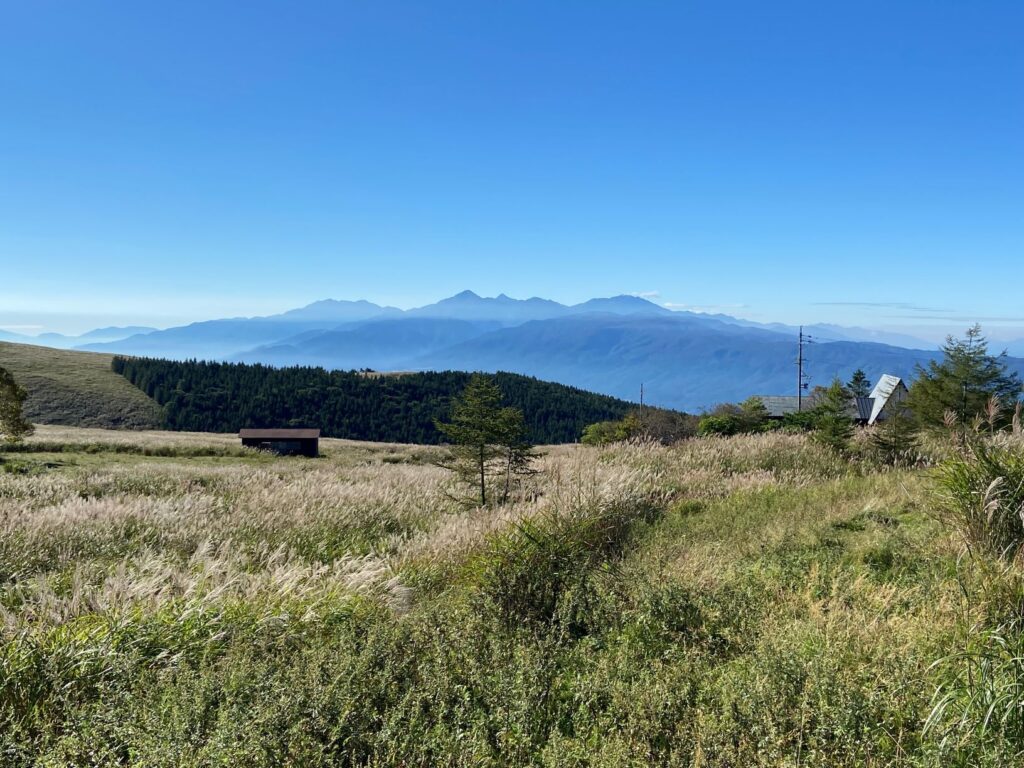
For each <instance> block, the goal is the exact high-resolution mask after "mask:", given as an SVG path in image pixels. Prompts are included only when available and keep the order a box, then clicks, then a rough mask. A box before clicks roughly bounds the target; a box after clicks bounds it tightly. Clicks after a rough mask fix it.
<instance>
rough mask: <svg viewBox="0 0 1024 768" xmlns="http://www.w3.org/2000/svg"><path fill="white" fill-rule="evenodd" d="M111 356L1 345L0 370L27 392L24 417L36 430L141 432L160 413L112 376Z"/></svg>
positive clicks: (150, 401) (155, 419)
mask: <svg viewBox="0 0 1024 768" xmlns="http://www.w3.org/2000/svg"><path fill="white" fill-rule="evenodd" d="M110 361H111V355H104V354H100V353H96V352H72V351H68V350H58V349H50V348H48V347H37V346H32V345H29V344H10V343H5V342H0V366H2V367H4V368H6V369H7V370H9V371H10V372H11V373H12V374H13V375H14V378H15V380H17V381H18V382H19V383H20V384H21V385H22V386H24V387H25V388H26V389H27V390H28V401H27V402H26V404H25V409H26V415H27V416H28V418H29V419H30V420H31V421H32V422H36V423H40V424H67V425H72V426H81V427H112V428H119V429H145V428H149V427H155V426H157V425H159V423H160V419H161V413H160V407H159V406H158V405H157V404H156V403H155V402H154V401H153V400H151V399H150V398H149V397H147V396H146V395H145V393H143V392H141V391H139V390H138V389H137V388H136V387H133V386H132V385H131V384H129V383H128V382H127V381H125V379H124V378H123V377H121V376H118V375H117V374H115V373H114V372H113V371H111V370H110Z"/></svg>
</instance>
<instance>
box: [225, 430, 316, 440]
mask: <svg viewBox="0 0 1024 768" xmlns="http://www.w3.org/2000/svg"><path fill="white" fill-rule="evenodd" d="M238 436H239V437H241V438H247V437H248V438H254V439H257V440H310V439H314V438H318V437H320V430H319V429H240V430H238Z"/></svg>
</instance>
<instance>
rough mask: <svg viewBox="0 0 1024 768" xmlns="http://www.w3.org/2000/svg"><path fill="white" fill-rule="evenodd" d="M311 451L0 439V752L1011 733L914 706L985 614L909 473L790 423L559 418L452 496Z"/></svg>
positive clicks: (452, 752) (128, 753)
mask: <svg viewBox="0 0 1024 768" xmlns="http://www.w3.org/2000/svg"><path fill="white" fill-rule="evenodd" d="M323 450H324V454H325V456H324V457H323V458H320V459H281V458H274V457H269V456H265V455H261V454H257V453H253V452H249V451H246V450H242V449H240V448H238V447H237V445H236V440H235V438H233V437H230V436H222V435H198V434H181V433H178V434H172V433H159V432H138V433H124V432H105V431H103V430H81V429H71V428H55V427H44V428H41V429H40V430H39V431H38V432H37V434H36V435H35V436H33V437H32V438H31V439H30V441H29V444H28V446H27V449H26V450H22V451H19V452H17V453H10V454H8V455H7V462H6V463H5V465H4V466H5V468H6V470H7V471H6V472H0V764H3V765H10V766H29V765H144V766H214V765H233V766H276V765H295V766H316V765H382V766H383V765H406V766H413V765H416V766H428V765H466V766H469V765H473V766H478V765H494V766H499V765H560V766H569V765H572V766H583V765H594V766H597V765H602V766H620V765H637V766H640V765H651V764H658V765H681V766H682V765H686V766H689V765H716V766H748V765H765V766H783V765H785V766H797V765H801V766H803V765H818V766H835V765H848V766H855V765H856V766H862V765H950V764H953V765H955V764H962V765H985V764H988V765H1006V764H1009V763H1008V762H1007V760H1010V759H1015V758H1013V755H1014V751H1015V749H1016V748H1017V747H1016V746H1015V744H1017V742H1015V741H1014V737H1013V734H1012V733H1009V731H1008V730H1007V729H1002V730H1001V729H1000V728H997V727H992V728H991V729H990V732H989V733H988V735H986V737H985V738H982V739H974V738H971V739H966V738H960V737H959V736H960V734H962V733H963V732H964V731H963V728H961V726H960V725H958V724H957V723H956V722H953V721H952V720H950V718H953V713H954V711H960V710H955V708H951V709H949V710H948V717H947V715H946V714H941V713H940V716H939V717H937V718H936V721H935V723H933V724H930V725H929V727H928V728H926V727H925V723H926V719H927V718H928V716H929V713H930V712H931V711H932V709H933V705H934V700H933V696H934V694H935V692H936V690H937V688H938V687H939V686H940V685H941V684H942V683H943V680H947V679H948V678H949V676H950V674H951V671H950V670H951V667H950V666H949V665H950V664H954V666H955V662H950V661H949V659H950V654H951V653H952V651H954V650H955V649H956V648H958V647H960V646H961V645H962V644H963V642H964V637H965V634H964V632H965V627H966V626H968V625H970V623H971V622H975V621H976V620H978V617H979V616H981V615H982V614H984V612H985V611H987V610H989V607H988V606H987V605H986V604H985V603H984V601H978V602H977V604H970V605H965V600H964V595H965V589H969V588H970V583H971V579H973V578H976V577H975V576H974V575H972V574H971V573H968V572H967V571H966V570H965V569H964V567H962V566H958V559H959V558H960V556H961V550H962V548H961V546H960V542H959V540H958V539H957V538H956V536H955V534H954V533H953V532H952V531H951V530H948V529H946V528H944V527H943V526H942V525H940V524H939V523H938V522H936V520H935V519H934V517H933V515H931V514H930V505H931V503H932V502H931V490H930V487H931V481H930V479H929V478H928V475H927V473H926V472H922V471H894V470H888V471H885V470H882V469H881V468H879V467H877V466H875V465H874V464H872V463H871V462H870V461H869V460H868V459H866V458H857V457H854V458H853V459H849V458H840V457H838V456H837V455H834V454H832V453H829V452H827V451H823V450H822V449H821V448H820V447H817V446H815V445H813V444H811V443H810V442H808V441H807V440H806V438H804V437H803V436H797V435H784V434H770V435H761V436H749V437H740V438H728V439H703V440H694V441H690V442H687V443H684V444H681V445H679V446H677V447H671V448H669V447H663V446H660V445H651V444H635V445H621V446H615V447H609V448H602V449H598V448H589V447H585V446H564V447H560V448H556V449H552V450H548V451H546V453H545V456H544V457H543V459H542V460H541V461H540V466H539V468H540V469H541V470H542V472H541V473H540V474H538V475H537V476H536V477H534V478H532V479H531V480H530V482H529V484H528V485H526V486H524V487H523V488H521V489H519V492H518V494H517V496H516V498H515V499H514V500H513V501H512V502H511V503H508V504H506V505H504V506H500V507H491V508H486V509H467V508H466V507H465V506H463V505H461V504H460V503H459V502H457V501H456V500H454V498H453V494H452V490H453V489H452V487H451V480H450V478H449V477H448V476H447V474H446V473H445V472H444V471H443V470H442V469H440V468H438V467H437V466H435V465H434V464H433V463H432V462H433V460H434V459H435V458H436V456H437V453H436V452H437V449H432V448H422V447H413V446H397V445H394V446H392V445H376V444H360V443H352V442H347V441H336V440H326V441H324V444H323ZM1007 579H1008V577H1007ZM1007 579H1004V581H1003V582H1001V583H1004V585H1009V584H1010V583H1011V582H1010V581H1009V580H1007ZM965 622H966V623H965ZM943 660H945V661H943ZM936 662H938V663H936ZM953 672H955V669H954V670H953Z"/></svg>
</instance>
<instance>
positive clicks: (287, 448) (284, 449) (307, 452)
mask: <svg viewBox="0 0 1024 768" xmlns="http://www.w3.org/2000/svg"><path fill="white" fill-rule="evenodd" d="M238 436H239V437H240V438H242V445H244V446H246V447H247V448H256V449H258V450H261V451H270V452H272V453H276V454H278V455H279V456H319V455H320V430H319V429H242V430H239V432H238Z"/></svg>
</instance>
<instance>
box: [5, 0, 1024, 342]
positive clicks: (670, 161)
mask: <svg viewBox="0 0 1024 768" xmlns="http://www.w3.org/2000/svg"><path fill="white" fill-rule="evenodd" d="M0 11H2V13H0V19H2V21H0V326H4V327H7V328H10V329H13V330H19V329H20V330H22V331H27V332H30V333H31V332H35V331H36V330H41V329H45V330H60V331H71V332H76V331H81V330H85V329H87V328H90V327H94V326H96V325H106V324H110V323H112V322H117V323H140V322H141V323H149V324H156V325H168V324H172V323H177V322H181V321H187V320H193V319H206V318H210V317H218V316H226V315H227V316H230V315H250V314H264V313H270V312H275V311H280V310H283V309H287V308H290V307H294V306H297V305H301V304H305V303H308V302H310V301H313V300H315V299H319V298H325V297H333V298H367V299H370V300H374V301H378V302H381V303H388V304H393V305H397V306H413V305H417V304H423V303H427V302H430V301H433V300H436V299H438V298H441V297H443V296H446V295H450V294H452V293H455V292H457V291H459V290H462V289H464V288H471V289H473V290H475V291H477V292H478V293H481V294H486V295H494V294H497V293H500V292H505V293H508V294H510V295H512V296H517V297H524V298H525V297H528V296H532V295H541V296H545V297H549V298H554V299H557V300H561V301H565V302H574V301H579V300H583V299H586V298H589V297H592V296H599V295H611V294H617V293H631V292H635V293H652V294H655V293H656V294H657V300H658V301H660V302H662V303H666V304H669V305H671V306H686V307H687V308H697V309H707V310H710V311H722V312H727V313H730V314H735V315H739V316H744V317H749V318H753V319H758V320H779V321H784V322H791V323H798V322H808V323H809V322H815V321H834V322H840V323H845V324H859V325H871V326H880V327H881V326H884V327H889V328H904V329H906V328H910V327H916V326H919V325H921V324H925V325H930V326H934V327H935V328H941V329H945V328H947V327H952V328H961V327H963V326H964V325H965V324H966V323H968V322H970V321H971V320H974V319H979V320H981V321H982V322H983V323H985V324H986V325H987V326H988V329H989V331H990V333H992V334H993V335H994V336H997V337H998V336H999V335H1002V334H1011V335H1012V334H1018V335H1022V336H1024V302H1022V301H1021V290H1020V285H1021V274H1022V269H1021V265H1022V264H1024V45H1022V42H1021V41H1022V30H1024V3H1022V2H1020V0H1013V1H1011V2H983V1H979V2H974V1H972V2H964V1H962V0H957V1H956V2H948V1H943V0H928V1H927V2H892V0H888V1H886V2H874V1H868V2H856V3H854V2H846V3H833V2H821V0H814V1H813V2H787V1H786V0H780V2H772V3H766V2H760V1H759V2H727V1H725V2H723V1H722V0H714V1H712V0H707V1H705V2H699V3H697V2H642V1H641V0H630V1H629V2H626V1H625V0H623V1H622V2H616V3H611V2H599V1H596V0H585V1H581V2H514V3H498V2H488V1H485V0H470V1H467V2H434V1H431V2H405V3H398V2H390V1H389V0H372V2H341V1H340V0H335V1H334V2H324V3H313V2H294V3H285V2H251V1H248V0H247V2H244V3H243V2H235V3H223V2H212V1H211V0H203V2H183V1H181V0H178V1H176V2H160V3H157V2H127V1H126V2H120V3H111V2H101V1H100V2H90V3H80V2H71V1H70V0H68V2H50V1H49V0H31V2H13V1H8V0H0ZM15 326H18V327H17V328H16V327H15Z"/></svg>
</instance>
